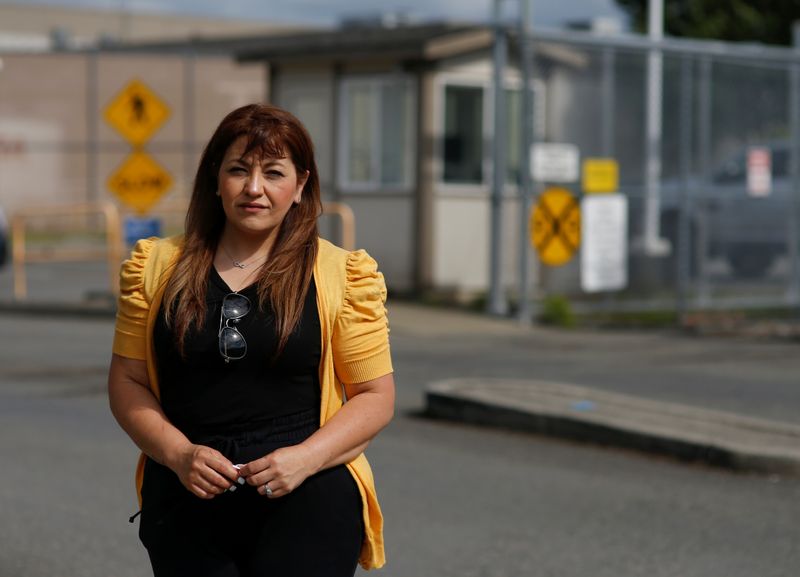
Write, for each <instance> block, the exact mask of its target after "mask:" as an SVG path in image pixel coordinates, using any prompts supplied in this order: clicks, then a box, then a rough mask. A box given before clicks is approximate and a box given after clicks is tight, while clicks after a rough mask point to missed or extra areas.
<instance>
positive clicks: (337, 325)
mask: <svg viewBox="0 0 800 577" xmlns="http://www.w3.org/2000/svg"><path fill="white" fill-rule="evenodd" d="M320 206H321V205H320V191H319V177H318V174H317V168H316V163H315V161H314V155H313V145H312V143H311V139H310V137H309V135H308V133H307V131H306V130H305V128H304V127H303V126H302V125H301V124H300V122H299V121H298V120H297V119H296V118H295V117H294V116H292V115H291V114H289V113H288V112H286V111H283V110H281V109H279V108H276V107H273V106H267V105H256V104H253V105H249V106H245V107H242V108H239V109H237V110H234V111H233V112H231V113H230V114H229V115H228V116H227V117H226V118H225V119H223V121H222V123H221V124H220V125H219V127H218V128H217V130H216V132H215V133H214V135H213V136H212V137H211V140H210V141H209V143H208V145H207V146H206V149H205V151H204V152H203V155H202V158H201V160H200V166H199V168H198V170H197V177H196V180H195V185H194V190H193V193H192V198H191V201H190V205H189V210H188V214H187V216H186V232H185V235H183V236H181V237H176V238H169V239H163V240H159V239H148V240H143V241H140V242H139V243H137V245H136V247H135V248H134V250H133V253H132V255H131V258H130V259H129V260H127V261H126V262H125V263H124V264H123V267H122V273H121V281H120V285H121V286H120V301H119V312H118V315H117V325H116V332H115V338H114V349H113V352H114V354H113V356H112V360H111V367H110V371H109V379H108V387H109V399H110V404H111V410H112V412H113V413H114V416H115V417H116V419H117V421H118V422H119V423H120V425H121V426H122V428H123V429H124V430H125V431H126V432H127V433H128V435H129V436H130V437H131V439H132V440H133V441H134V442H135V443H136V444H137V445H138V446H139V448H141V450H142V457H141V458H140V461H139V467H138V469H137V475H136V480H137V490H138V491H139V498H140V503H141V523H140V528H139V536H140V538H141V540H142V543H143V544H144V546H145V547H146V548H147V551H148V554H149V556H150V560H151V564H152V566H153V571H154V574H155V575H156V576H157V577H158V576H177V575H192V576H215V577H216V576H226V577H227V576H242V577H244V576H255V575H280V576H282V577H287V576H292V575H297V576H298V577H300V576H302V577H314V576H318V575H319V576H323V575H324V576H339V575H353V573H354V572H355V569H356V565H357V563H358V562H360V563H361V565H362V566H363V567H365V568H374V567H380V566H382V565H383V563H384V552H383V536H382V525H383V520H382V516H381V512H380V508H379V506H378V502H377V500H376V496H375V488H374V484H373V479H372V473H371V471H370V468H369V465H368V463H367V461H366V459H365V457H364V455H363V451H364V449H365V448H366V446H367V444H368V443H369V441H370V440H371V439H372V438H373V437H374V436H375V435H376V434H377V433H378V432H379V431H380V430H381V429H382V428H383V427H384V426H386V424H388V422H389V421H390V419H391V418H392V414H393V407H394V380H393V376H392V366H391V358H390V355H389V341H388V324H387V320H386V313H385V309H384V302H385V297H386V289H385V286H384V283H383V276H382V275H381V274H380V273H379V272H377V268H376V265H375V261H373V260H372V259H371V258H370V257H369V256H368V255H367V254H366V253H365V252H364V251H355V252H347V251H344V250H342V249H339V248H337V247H334V246H333V245H331V244H330V243H328V242H326V241H324V240H321V239H320V238H319V237H318V231H317V217H318V215H319V213H320ZM345 399H346V402H344V401H345Z"/></svg>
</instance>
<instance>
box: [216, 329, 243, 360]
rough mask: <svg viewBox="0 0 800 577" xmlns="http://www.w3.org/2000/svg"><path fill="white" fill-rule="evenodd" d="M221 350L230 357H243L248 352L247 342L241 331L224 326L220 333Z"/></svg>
mask: <svg viewBox="0 0 800 577" xmlns="http://www.w3.org/2000/svg"><path fill="white" fill-rule="evenodd" d="M219 352H220V353H221V354H222V356H223V357H226V358H228V359H241V358H242V357H244V355H245V353H246V352H247V343H246V342H245V340H244V337H243V336H242V335H241V333H240V332H239V331H237V330H236V329H234V328H231V327H223V328H222V331H221V332H220V333H219Z"/></svg>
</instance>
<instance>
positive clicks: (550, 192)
mask: <svg viewBox="0 0 800 577" xmlns="http://www.w3.org/2000/svg"><path fill="white" fill-rule="evenodd" d="M531 241H532V242H533V246H534V247H536V250H537V251H539V258H540V259H541V261H542V262H543V263H544V264H547V265H550V266H559V265H562V264H564V263H566V262H569V260H570V259H571V258H572V256H573V255H574V254H575V252H576V251H577V250H578V247H579V246H580V243H581V209H580V205H579V204H578V201H577V200H576V199H575V197H574V196H572V193H570V191H568V190H567V189H566V188H558V187H554V188H548V189H547V190H545V191H544V192H543V193H542V195H541V196H540V197H539V202H538V203H537V204H536V206H535V207H534V208H533V212H532V214H531Z"/></svg>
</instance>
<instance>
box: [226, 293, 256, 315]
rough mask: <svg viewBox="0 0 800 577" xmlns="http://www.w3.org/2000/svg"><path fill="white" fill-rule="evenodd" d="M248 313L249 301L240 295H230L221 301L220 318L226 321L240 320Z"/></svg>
mask: <svg viewBox="0 0 800 577" xmlns="http://www.w3.org/2000/svg"><path fill="white" fill-rule="evenodd" d="M249 312H250V300H249V299H248V298H247V297H245V296H242V295H240V294H236V293H231V294H229V295H226V296H225V298H224V299H222V316H223V317H224V318H226V319H240V318H242V317H243V316H245V315H246V314H247V313H249Z"/></svg>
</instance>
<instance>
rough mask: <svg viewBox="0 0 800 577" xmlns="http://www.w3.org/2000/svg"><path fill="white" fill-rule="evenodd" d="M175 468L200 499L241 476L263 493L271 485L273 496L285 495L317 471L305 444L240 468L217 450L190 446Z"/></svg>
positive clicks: (288, 448)
mask: <svg viewBox="0 0 800 577" xmlns="http://www.w3.org/2000/svg"><path fill="white" fill-rule="evenodd" d="M172 469H173V470H174V471H175V473H176V474H177V475H178V478H179V479H180V481H181V483H182V484H183V486H184V487H186V488H187V489H188V490H189V491H191V492H192V493H193V494H194V495H196V496H197V497H200V498H201V499H213V498H214V497H215V496H216V495H220V494H222V493H224V492H225V491H227V490H228V489H230V488H231V487H232V486H237V481H238V479H239V478H240V477H241V478H244V479H245V481H246V482H247V484H248V485H251V486H253V487H257V488H258V492H259V493H261V494H262V495H265V494H266V485H269V488H270V491H271V492H270V495H269V497H270V498H276V497H282V496H284V495H288V494H289V493H291V492H292V491H294V490H295V489H296V488H297V487H298V486H300V484H301V483H302V482H303V481H305V480H306V478H308V477H309V476H310V475H312V474H313V473H315V472H316V470H315V468H314V466H313V465H312V459H311V455H310V451H309V450H308V449H307V448H306V447H304V446H302V445H294V446H290V447H283V448H281V449H278V450H276V451H273V452H272V453H270V454H268V455H265V456H264V457H261V458H260V459H256V460H254V461H250V462H249V463H246V464H244V465H242V466H240V467H239V468H238V469H237V468H236V467H235V466H234V465H233V463H231V462H230V461H229V460H228V459H227V458H226V457H225V456H224V455H223V454H222V453H220V452H219V451H217V450H216V449H212V448H211V447H206V446H204V445H189V446H188V447H187V448H186V449H185V450H183V451H182V452H181V454H180V455H179V457H178V459H177V462H176V463H175V465H174V466H173V467H172Z"/></svg>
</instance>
